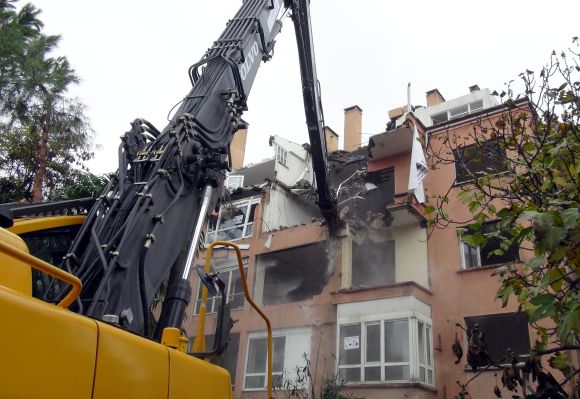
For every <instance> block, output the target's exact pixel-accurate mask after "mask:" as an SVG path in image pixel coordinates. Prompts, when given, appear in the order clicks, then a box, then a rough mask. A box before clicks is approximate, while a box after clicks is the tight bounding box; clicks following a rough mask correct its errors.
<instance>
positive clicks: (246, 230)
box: [205, 196, 261, 244]
mask: <svg viewBox="0 0 580 399" xmlns="http://www.w3.org/2000/svg"><path fill="white" fill-rule="evenodd" d="M260 200H261V197H260V196H254V197H250V198H244V199H241V200H238V201H232V202H230V203H228V205H227V207H231V208H238V207H240V205H244V204H245V205H246V213H245V215H246V217H245V220H244V223H243V229H242V236H241V237H240V238H233V239H230V240H228V241H238V240H243V239H244V238H247V237H251V236H252V234H253V233H254V229H253V225H254V221H251V222H248V218H249V217H250V211H251V209H252V205H255V204H259V203H260ZM225 207H226V206H224V205H222V206H221V207H220V211H219V213H218V216H217V220H216V224H215V230H210V229H209V227H210V226H209V225H208V227H207V231H206V235H205V242H206V244H210V243H212V242H213V241H215V240H217V235H218V233H219V232H221V231H227V230H232V229H235V228H239V227H240V226H242V224H239V225H237V226H235V227H230V228H227V229H220V228H219V226H220V223H221V217H222V211H223V209H224V208H225ZM249 228H252V229H251V234H250V233H249V231H250V230H249ZM212 235H213V237H212Z"/></svg>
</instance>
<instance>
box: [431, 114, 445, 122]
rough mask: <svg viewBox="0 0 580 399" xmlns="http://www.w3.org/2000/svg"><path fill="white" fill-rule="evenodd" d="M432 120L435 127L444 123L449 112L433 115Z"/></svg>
mask: <svg viewBox="0 0 580 399" xmlns="http://www.w3.org/2000/svg"><path fill="white" fill-rule="evenodd" d="M431 119H432V120H433V124H434V125H436V124H438V123H443V122H445V121H447V111H445V112H441V113H438V114H435V115H432V116H431Z"/></svg>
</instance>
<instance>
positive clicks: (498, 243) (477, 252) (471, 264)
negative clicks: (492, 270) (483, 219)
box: [460, 222, 519, 269]
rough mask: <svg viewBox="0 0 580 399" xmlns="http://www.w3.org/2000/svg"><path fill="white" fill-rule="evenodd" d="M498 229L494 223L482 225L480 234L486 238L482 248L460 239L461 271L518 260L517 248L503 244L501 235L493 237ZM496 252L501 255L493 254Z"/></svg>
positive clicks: (467, 232)
mask: <svg viewBox="0 0 580 399" xmlns="http://www.w3.org/2000/svg"><path fill="white" fill-rule="evenodd" d="M498 228H499V227H498V225H497V223H496V222H489V223H486V224H484V225H483V227H482V233H483V235H484V236H485V237H486V238H487V243H486V244H485V245H483V246H482V247H472V246H471V245H469V244H468V243H466V242H465V241H463V240H462V239H461V238H460V251H461V266H462V268H463V269H476V268H479V267H483V266H491V265H497V264H502V263H508V262H514V261H517V260H518V259H519V249H518V247H517V246H515V245H511V246H508V245H507V244H506V243H504V242H503V240H502V236H501V235H500V236H495V235H494V234H496V232H497V231H498ZM469 233H471V232H470V231H469V230H468V231H466V232H465V234H469ZM498 250H500V251H502V252H503V253H502V254H499V253H494V252H495V251H498Z"/></svg>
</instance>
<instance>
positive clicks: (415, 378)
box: [336, 314, 435, 387]
mask: <svg viewBox="0 0 580 399" xmlns="http://www.w3.org/2000/svg"><path fill="white" fill-rule="evenodd" d="M402 320H406V321H407V333H408V336H407V339H408V356H409V361H407V362H388V361H387V360H386V359H385V345H384V341H385V323H388V322H394V321H402ZM379 323H380V326H381V328H380V353H381V356H380V362H379V361H370V362H369V361H367V353H366V352H367V339H368V338H367V327H368V326H372V325H377V324H379ZM419 323H423V325H424V327H425V330H427V328H426V327H428V329H429V331H430V336H429V342H430V351H429V357H430V360H431V365H422V366H423V367H426V370H427V369H429V370H431V372H432V383H431V384H429V383H427V382H426V381H421V380H420V375H419V367H421V365H420V363H419V348H418V334H417V328H418V325H419ZM356 325H360V328H361V330H360V331H361V336H360V344H359V350H360V364H342V365H341V364H340V355H339V354H340V345H341V342H340V336H341V335H340V329H341V327H344V326H356ZM336 328H337V332H336V337H337V343H336V354H337V359H336V370H337V373H340V370H341V369H356V368H358V369H359V370H360V380H359V381H348V382H346V385H347V386H349V385H365V384H382V385H388V384H413V383H420V384H423V385H427V386H431V387H433V386H435V365H434V364H435V362H434V353H433V327H432V322H431V320H429V319H427V318H425V317H424V316H422V315H419V314H412V315H406V316H405V315H402V314H393V315H383V316H381V317H370V318H369V317H365V318H363V320H362V321H355V322H346V321H345V322H343V323H339V322H337V327H336ZM424 336H425V335H424ZM389 366H408V367H409V379H407V380H387V379H385V368H386V367H389ZM366 367H380V369H381V379H380V381H377V380H369V381H366V378H365V368H366ZM425 373H426V374H425V375H427V371H426V372H425Z"/></svg>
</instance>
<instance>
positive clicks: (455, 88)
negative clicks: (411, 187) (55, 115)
mask: <svg viewBox="0 0 580 399" xmlns="http://www.w3.org/2000/svg"><path fill="white" fill-rule="evenodd" d="M31 2H32V3H33V4H34V5H36V6H37V7H39V8H41V9H42V10H43V12H42V14H41V19H42V20H43V21H44V23H45V32H46V33H49V34H60V35H62V41H61V45H60V47H59V50H58V51H57V54H58V55H65V56H67V57H68V58H69V60H70V62H71V64H72V65H73V67H74V68H75V70H76V72H77V73H78V75H79V76H80V77H81V83H80V85H79V86H78V87H75V88H74V89H73V90H72V91H71V93H72V94H73V95H76V96H78V97H80V98H81V100H82V101H83V102H84V103H85V104H86V105H87V107H88V111H87V113H88V116H89V118H90V119H91V123H92V126H93V128H94V130H95V131H96V139H95V141H96V143H97V144H99V145H100V147H101V148H100V150H98V151H97V152H96V157H95V159H94V160H93V161H91V162H90V163H89V167H90V169H91V171H92V172H93V173H104V172H110V171H114V170H115V169H116V168H117V155H116V154H117V147H118V145H119V143H120V140H119V137H120V136H121V135H122V134H123V133H124V132H125V131H126V130H128V129H129V123H130V122H131V121H132V120H133V119H135V118H136V117H143V118H145V119H148V120H149V121H151V122H152V123H153V124H155V125H156V126H157V127H158V128H159V129H162V128H163V127H165V124H166V116H167V113H168V112H169V110H170V109H171V107H172V106H173V105H174V104H175V103H177V102H178V101H179V100H180V99H181V98H182V97H183V96H184V95H185V94H187V92H188V91H189V89H190V83H189V79H188V77H187V68H188V67H189V66H190V65H191V64H193V63H194V62H196V61H198V60H199V59H200V58H201V56H202V55H203V53H204V52H205V50H206V49H207V48H208V47H210V45H211V43H212V42H213V41H214V40H216V39H217V38H218V36H219V35H220V33H221V32H222V30H223V29H224V27H225V24H226V22H227V20H228V19H230V18H232V17H233V16H234V14H235V12H236V11H237V9H238V8H239V6H240V5H241V0H206V1H199V0H187V1H186V0H166V1H162V2H161V1H159V0H116V1H111V0H100V1H80V0H31ZM21 3H23V2H21ZM483 4H485V5H483ZM311 8H312V27H313V30H314V45H315V50H316V61H317V69H318V78H319V80H320V82H321V85H322V101H323V106H324V113H325V118H326V124H327V125H329V126H330V127H332V128H333V129H334V130H335V131H336V132H337V133H338V134H339V135H340V136H342V130H343V109H344V108H346V107H348V106H351V105H354V104H357V105H359V106H360V107H361V108H362V109H363V133H366V134H376V133H379V132H381V131H384V128H385V124H386V122H387V111H388V110H389V109H392V108H395V107H398V106H401V105H403V104H404V103H406V97H407V94H406V87H407V82H411V84H412V86H411V87H412V103H413V104H414V105H420V104H425V92H426V91H427V90H430V89H433V88H438V89H439V90H440V91H441V93H442V94H443V96H445V98H446V99H451V98H455V97H458V96H461V95H463V94H466V93H467V92H468V87H469V86H471V85H473V84H476V83H477V84H479V86H480V87H481V88H486V87H489V88H491V89H497V90H498V91H499V90H501V89H502V88H503V83H504V82H507V81H508V80H510V79H513V78H515V77H516V76H517V74H518V73H519V72H521V71H523V70H524V69H525V68H528V69H532V70H539V68H540V67H541V66H542V65H543V64H544V63H545V62H546V61H548V59H549V55H550V53H551V50H552V49H556V50H561V49H564V48H566V47H568V46H569V45H570V44H571V38H572V37H573V36H576V35H578V34H579V33H580V32H578V30H579V29H578V25H577V24H576V23H574V22H573V21H574V20H575V18H576V17H577V16H578V15H580V1H577V0H575V1H564V0H555V1H552V2H549V3H547V2H545V1H542V2H540V1H530V0H528V1H525V2H524V1H506V0H503V1H496V0H488V1H487V2H485V3H479V2H466V1H450V0H441V1H437V2H435V1H396V2H395V1H385V0H359V1H352V0H351V1H346V0H333V1H331V0H312V2H311ZM283 22H284V28H283V29H282V33H281V34H280V35H279V36H278V43H277V45H276V48H275V53H274V58H273V59H272V61H270V62H268V63H266V64H264V65H262V67H261V68H260V71H259V72H258V77H257V79H256V82H255V84H254V87H253V88H252V93H251V95H250V97H249V101H248V107H249V111H248V112H247V113H245V114H244V116H243V117H244V119H245V120H246V121H248V122H249V123H250V130H249V135H248V150H247V153H246V163H249V162H257V161H259V160H261V159H263V158H265V157H269V156H271V154H272V152H271V149H270V148H269V147H268V137H269V136H270V135H272V134H277V135H280V136H282V137H285V138H288V139H290V140H293V141H296V142H299V143H302V142H307V141H308V135H307V131H306V125H305V117H304V111H303V108H302V94H301V89H300V72H299V66H298V59H297V54H296V44H295V38H294V32H293V26H292V23H291V21H290V20H289V19H288V18H286V19H285V20H284V21H283ZM365 138H368V135H365V136H363V141H364V140H365ZM341 142H342V137H341Z"/></svg>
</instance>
